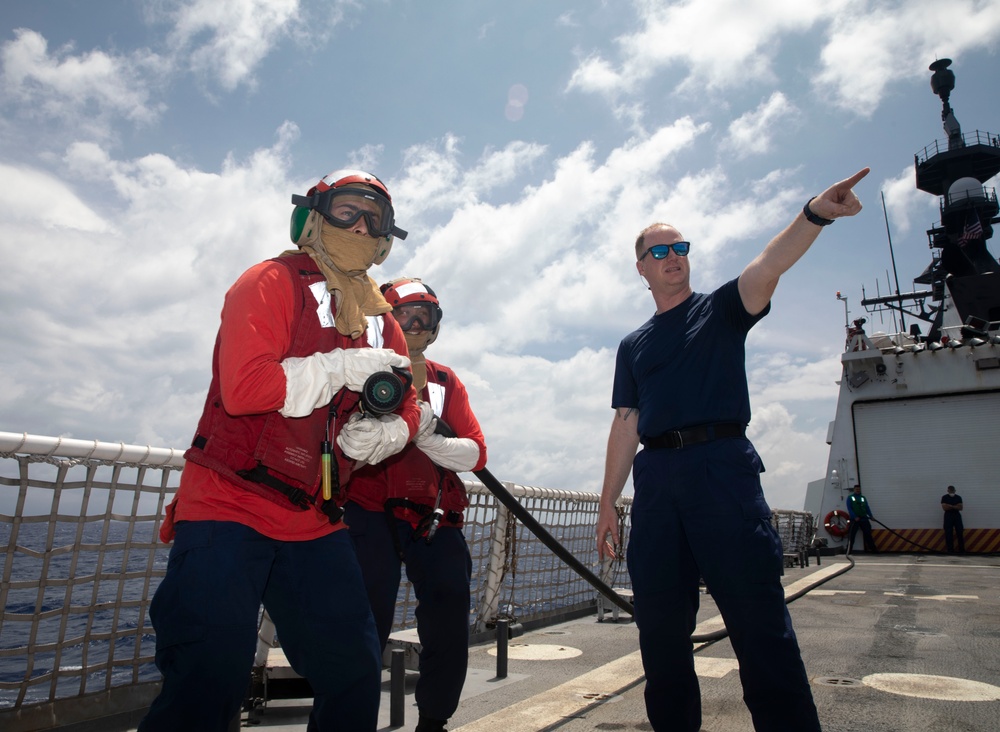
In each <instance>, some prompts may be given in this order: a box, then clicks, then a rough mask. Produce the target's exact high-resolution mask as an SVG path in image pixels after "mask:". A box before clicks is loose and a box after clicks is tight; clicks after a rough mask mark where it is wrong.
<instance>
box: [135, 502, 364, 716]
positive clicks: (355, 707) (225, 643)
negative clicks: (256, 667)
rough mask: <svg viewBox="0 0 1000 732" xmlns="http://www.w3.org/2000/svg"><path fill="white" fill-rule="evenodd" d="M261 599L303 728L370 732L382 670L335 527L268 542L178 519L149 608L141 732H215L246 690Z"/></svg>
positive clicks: (354, 566)
mask: <svg viewBox="0 0 1000 732" xmlns="http://www.w3.org/2000/svg"><path fill="white" fill-rule="evenodd" d="M261 603H263V605H264V607H265V608H267V611H268V613H269V614H270V616H271V619H272V620H273V621H274V625H275V628H276V630H277V635H278V639H279V640H280V641H281V647H282V650H283V651H284V653H285V656H286V657H287V658H288V661H289V662H290V663H291V665H292V668H293V669H295V671H296V672H297V673H298V674H299V675H301V676H303V677H305V678H306V679H307V680H308V681H309V684H310V685H311V686H312V689H313V694H314V699H313V708H312V712H311V713H310V715H309V725H308V730H309V732H359V731H364V730H375V728H376V727H377V726H378V706H379V697H380V693H381V678H382V664H381V657H380V653H379V648H378V638H377V636H376V634H375V623H374V621H373V619H372V615H371V610H370V609H369V607H368V598H367V596H366V593H365V588H364V583H363V581H362V578H361V570H360V569H359V567H358V563H357V559H356V558H355V555H354V547H353V546H352V544H351V538H350V537H349V536H348V535H347V532H346V531H336V532H334V533H332V534H329V535H328V536H324V537H322V538H320V539H314V540H312V541H301V542H293V541H276V540H274V539H269V538H267V537H266V536H263V535H261V534H259V533H257V532H256V531H254V530H253V529H251V528H249V527H247V526H243V525H242V524H237V523H231V522H222V521H193V522H192V521H185V522H181V523H178V524H177V536H176V538H175V539H174V544H173V548H172V549H171V550H170V559H169V562H168V564H167V574H166V577H164V578H163V582H161V583H160V586H159V587H158V588H157V590H156V594H155V595H154V596H153V601H152V603H151V605H150V617H151V619H152V621H153V627H154V628H155V629H156V665H157V668H159V669H160V672H161V673H162V674H163V688H162V690H161V692H160V694H159V696H158V697H157V698H156V699H155V700H154V701H153V704H152V706H151V707H150V710H149V713H148V714H147V715H146V717H145V719H143V721H142V723H141V724H140V725H139V729H140V730H141V731H142V732H181V731H182V732H202V731H204V732H225V731H226V730H228V729H229V722H230V721H231V720H232V719H233V718H234V717H235V716H236V715H237V714H238V713H239V710H240V706H241V704H242V702H243V699H244V698H245V696H246V693H247V689H248V687H249V684H250V669H251V667H252V665H253V658H254V653H255V651H256V647H257V617H258V612H259V609H260V606H261Z"/></svg>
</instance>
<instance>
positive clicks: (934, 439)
mask: <svg viewBox="0 0 1000 732" xmlns="http://www.w3.org/2000/svg"><path fill="white" fill-rule="evenodd" d="M852 411H853V418H854V435H855V449H856V451H857V456H858V474H859V475H860V476H861V488H862V492H863V493H864V494H865V496H866V497H867V498H868V500H869V502H870V504H871V509H872V514H873V515H874V516H875V518H876V519H878V520H879V521H881V522H882V523H883V524H885V525H886V526H887V527H889V528H890V529H919V528H938V527H940V526H941V524H942V511H941V496H942V495H944V493H945V490H946V488H947V487H948V486H949V485H954V486H955V487H956V489H957V492H958V493H959V494H960V495H961V496H962V499H963V500H964V502H965V509H964V510H963V512H962V513H963V518H964V519H965V525H966V526H967V527H970V526H981V527H997V526H1000V478H998V474H997V469H996V463H997V453H998V452H1000V445H998V440H997V435H998V426H1000V392H983V393H978V394H957V395H950V396H935V397H926V398H921V399H893V400H887V401H878V402H857V403H855V404H854V406H853V408H852ZM876 528H878V526H876Z"/></svg>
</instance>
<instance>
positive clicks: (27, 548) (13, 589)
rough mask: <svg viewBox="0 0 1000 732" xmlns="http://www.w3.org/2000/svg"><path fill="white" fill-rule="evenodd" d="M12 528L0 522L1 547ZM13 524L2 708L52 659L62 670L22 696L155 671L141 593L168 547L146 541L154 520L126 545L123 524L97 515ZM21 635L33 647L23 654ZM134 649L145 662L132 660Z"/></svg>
mask: <svg viewBox="0 0 1000 732" xmlns="http://www.w3.org/2000/svg"><path fill="white" fill-rule="evenodd" d="M29 520H30V519H29ZM144 524H145V525H144ZM13 530H14V527H13V525H12V524H10V523H2V524H0V546H3V547H9V546H10V540H11V534H12V532H13ZM17 532H18V533H17V537H16V545H17V547H18V548H17V549H16V550H15V551H13V552H12V553H13V557H12V560H11V561H12V573H11V578H10V579H11V582H10V587H9V589H8V591H7V596H6V599H5V602H4V616H3V618H2V619H0V708H4V707H9V706H13V705H14V704H15V703H16V701H17V697H18V693H19V692H18V689H17V687H18V686H20V685H21V684H22V683H23V682H24V680H25V679H26V678H27V679H30V680H43V679H44V678H45V677H46V676H47V675H49V674H52V673H53V671H54V669H56V667H57V666H58V668H59V669H60V670H61V671H62V672H63V673H61V674H60V675H61V676H63V675H64V676H65V677H64V678H60V679H58V680H47V681H43V683H35V684H31V685H29V687H28V691H27V694H26V696H25V698H24V703H31V702H35V701H44V700H48V699H50V698H64V697H67V696H75V695H77V694H82V693H89V692H95V691H100V690H103V689H105V688H107V687H108V686H119V685H122V684H127V683H134V682H137V681H149V680H155V679H157V678H159V672H158V671H157V670H156V667H155V666H154V665H153V664H152V663H151V659H152V656H153V653H154V652H155V638H154V636H153V634H152V632H143V628H145V629H146V630H147V631H150V630H151V629H150V624H149V621H148V617H147V616H146V610H147V603H148V600H147V598H148V597H151V596H152V591H153V590H155V587H156V585H157V584H158V583H159V578H153V579H152V580H150V579H147V576H146V575H147V567H149V566H150V563H152V566H153V568H154V570H155V571H159V572H162V571H164V570H165V569H166V562H167V554H168V551H169V550H168V548H166V547H163V548H156V547H155V545H154V544H153V542H152V541H151V539H152V522H148V523H145V522H144V523H140V524H136V525H135V527H134V528H133V529H132V541H131V543H129V544H126V539H127V538H128V532H129V524H128V523H126V522H121V521H110V520H104V519H103V518H102V519H101V520H98V521H94V522H88V523H83V524H80V523H70V522H57V523H52V524H49V523H22V524H20V525H19V526H18V527H17ZM75 543H79V544H80V547H81V550H80V551H79V552H76V553H74V552H73V551H71V547H72V546H73V545H74V544H75ZM8 553H11V550H10V549H9V548H5V550H4V560H5V561H6V560H8V559H11V558H9V557H7V556H6V555H7V554H8ZM43 577H44V579H45V581H44V583H43V582H42V579H43ZM67 608H68V611H67ZM29 644H30V645H32V646H34V647H35V648H37V649H39V650H37V652H36V653H35V654H33V655H32V656H30V657H29V655H28V654H27V652H26V651H25V648H26V647H27V646H29ZM141 658H148V659H149V661H147V662H144V663H141V664H139V665H138V666H136V663H135V659H141ZM84 669H87V671H86V672H84Z"/></svg>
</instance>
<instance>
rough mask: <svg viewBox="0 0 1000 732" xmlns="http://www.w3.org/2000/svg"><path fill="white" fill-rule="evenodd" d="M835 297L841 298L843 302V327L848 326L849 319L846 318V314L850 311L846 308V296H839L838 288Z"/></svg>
mask: <svg viewBox="0 0 1000 732" xmlns="http://www.w3.org/2000/svg"><path fill="white" fill-rule="evenodd" d="M837 299H838V300H842V301H843V302H844V327H845V328H849V327H850V325H851V321H850V319H849V318H848V315H849V314H850V312H851V311H850V310H848V309H847V298H846V297H841V296H840V291H839V290H838V291H837Z"/></svg>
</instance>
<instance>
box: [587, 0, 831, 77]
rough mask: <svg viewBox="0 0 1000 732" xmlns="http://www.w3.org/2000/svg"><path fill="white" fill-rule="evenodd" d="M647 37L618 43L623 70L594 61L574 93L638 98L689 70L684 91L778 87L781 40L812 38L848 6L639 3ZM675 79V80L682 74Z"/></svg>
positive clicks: (749, 0) (689, 0)
mask: <svg viewBox="0 0 1000 732" xmlns="http://www.w3.org/2000/svg"><path fill="white" fill-rule="evenodd" d="M634 4H635V7H636V12H637V14H638V15H639V25H640V29H639V30H638V31H636V32H635V33H631V34H627V35H624V36H622V37H620V38H618V39H617V45H618V47H619V52H620V57H621V60H620V62H619V65H618V68H617V69H616V68H615V65H614V64H613V63H612V62H610V61H608V60H606V59H605V58H603V57H602V56H600V55H599V54H593V55H591V56H590V57H588V58H587V59H585V60H584V61H583V62H581V63H580V65H579V66H578V68H577V70H576V72H574V74H573V77H572V78H571V80H570V84H569V88H570V89H573V88H579V89H581V90H582V91H591V92H595V91H596V92H601V93H605V94H607V93H611V92H622V91H624V92H635V91H638V90H639V89H641V87H642V86H643V85H644V84H645V83H646V82H648V81H649V80H650V79H651V78H653V77H654V76H661V75H663V74H665V73H667V72H665V69H670V70H674V69H677V68H683V69H685V70H686V71H684V72H681V73H677V75H676V79H677V82H676V84H675V86H676V88H678V89H679V90H682V91H683V90H688V89H692V88H696V87H701V86H704V87H707V88H708V89H710V90H713V89H724V88H728V87H732V86H735V85H737V84H744V83H747V82H751V81H755V80H756V81H759V80H765V81H773V80H774V76H773V73H772V70H771V63H772V61H773V59H774V57H775V55H776V54H777V51H778V48H779V43H778V40H779V39H781V38H782V37H783V36H785V35H787V34H789V33H802V32H805V31H807V30H809V29H810V28H811V27H812V26H813V25H814V24H815V23H817V22H818V21H820V20H822V19H823V18H824V17H825V16H827V15H829V14H833V13H835V12H836V11H837V10H838V8H839V7H840V6H842V5H843V4H844V0H841V1H840V2H829V3H824V4H823V5H818V4H814V3H803V2H798V1H797V0H719V1H718V2H699V1H698V0H686V1H685V2H663V1H657V0H636V2H635V3H634ZM675 73H676V72H675Z"/></svg>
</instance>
